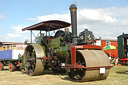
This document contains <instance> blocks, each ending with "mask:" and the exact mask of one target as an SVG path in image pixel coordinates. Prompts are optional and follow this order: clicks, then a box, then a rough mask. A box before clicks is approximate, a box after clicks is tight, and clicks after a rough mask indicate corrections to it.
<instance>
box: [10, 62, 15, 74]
mask: <svg viewBox="0 0 128 85" xmlns="http://www.w3.org/2000/svg"><path fill="white" fill-rule="evenodd" d="M8 67H9V71H10V72H12V71H14V70H15V69H16V66H15V64H13V63H12V62H9V64H8Z"/></svg>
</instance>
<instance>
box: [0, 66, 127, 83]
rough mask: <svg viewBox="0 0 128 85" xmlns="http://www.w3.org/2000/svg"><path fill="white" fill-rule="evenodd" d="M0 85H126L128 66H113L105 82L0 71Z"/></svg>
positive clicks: (50, 72)
mask: <svg viewBox="0 0 128 85" xmlns="http://www.w3.org/2000/svg"><path fill="white" fill-rule="evenodd" d="M0 85H128V66H115V67H113V68H112V69H111V71H110V73H109V76H108V77H107V79H105V80H100V81H91V82H73V81H71V80H70V78H69V77H68V75H66V74H61V75H57V74H54V73H53V72H52V71H48V72H46V71H45V72H44V73H43V74H42V75H40V76H28V75H26V74H23V73H21V72H20V71H15V72H9V71H8V70H4V71H0Z"/></svg>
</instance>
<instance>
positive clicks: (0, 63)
mask: <svg viewBox="0 0 128 85" xmlns="http://www.w3.org/2000/svg"><path fill="white" fill-rule="evenodd" d="M3 69H4V64H3V62H0V70H3Z"/></svg>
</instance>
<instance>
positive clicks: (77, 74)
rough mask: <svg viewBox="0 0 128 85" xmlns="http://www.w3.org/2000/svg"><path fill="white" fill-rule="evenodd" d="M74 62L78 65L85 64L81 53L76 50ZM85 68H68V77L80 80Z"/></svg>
mask: <svg viewBox="0 0 128 85" xmlns="http://www.w3.org/2000/svg"><path fill="white" fill-rule="evenodd" d="M76 56H77V57H76V63H77V64H78V65H83V66H86V65H85V60H84V58H83V57H82V55H81V53H80V52H78V51H77V53H76ZM70 61H71V59H69V62H70ZM85 70H86V69H84V68H75V69H70V72H68V75H69V77H70V78H71V79H72V80H74V81H80V80H81V79H82V78H83V76H84V75H85Z"/></svg>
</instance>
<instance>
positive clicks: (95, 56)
mask: <svg viewBox="0 0 128 85" xmlns="http://www.w3.org/2000/svg"><path fill="white" fill-rule="evenodd" d="M76 62H77V64H78V65H83V66H85V67H100V66H110V63H109V59H108V56H107V55H106V54H105V53H104V52H103V51H100V50H78V51H77V53H76ZM109 70H110V69H105V73H100V70H99V69H98V70H86V69H83V68H77V69H72V68H71V69H69V72H68V75H69V77H70V78H71V79H72V80H74V81H92V80H101V79H105V78H106V77H107V76H108V74H109Z"/></svg>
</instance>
